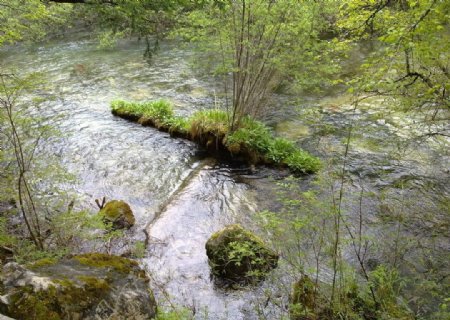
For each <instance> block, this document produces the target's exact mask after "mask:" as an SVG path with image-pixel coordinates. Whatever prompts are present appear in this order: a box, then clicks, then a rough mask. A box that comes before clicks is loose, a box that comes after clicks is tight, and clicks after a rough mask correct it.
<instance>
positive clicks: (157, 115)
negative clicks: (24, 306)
mask: <svg viewBox="0 0 450 320" xmlns="http://www.w3.org/2000/svg"><path fill="white" fill-rule="evenodd" d="M111 109H112V113H113V114H114V115H116V116H119V117H121V118H124V119H128V120H131V121H135V122H138V123H140V124H142V125H145V126H152V127H156V128H158V129H159V130H161V131H165V132H169V133H170V134H171V135H172V136H176V137H182V138H186V139H189V140H192V141H195V142H197V143H198V144H200V145H201V146H204V147H206V148H207V149H210V150H216V151H217V150H223V151H227V152H229V153H230V154H232V155H233V156H239V157H242V158H244V159H245V160H246V161H248V162H250V163H254V164H259V163H263V164H275V165H279V166H282V167H288V168H289V169H290V170H291V171H292V172H293V173H314V172H316V171H318V170H319V169H320V167H321V163H320V160H319V159H318V158H317V157H314V156H312V155H311V154H309V153H308V152H306V151H304V150H302V149H300V148H298V147H297V146H296V145H295V143H294V142H292V141H289V140H287V139H284V138H277V137H274V135H273V133H272V131H271V130H270V128H268V127H267V126H266V125H264V124H263V123H262V122H260V121H256V120H254V119H252V118H250V117H245V118H243V119H242V121H241V124H240V126H239V128H238V129H236V130H233V131H231V130H230V125H229V124H230V117H229V114H228V113H227V112H225V111H223V110H217V109H213V110H205V111H197V112H196V113H194V114H193V115H192V116H191V117H189V118H187V119H185V118H182V117H179V116H175V115H174V112H173V109H172V106H171V105H170V103H169V102H167V101H165V100H158V101H153V102H145V103H135V102H126V101H122V100H115V101H113V102H112V103H111Z"/></svg>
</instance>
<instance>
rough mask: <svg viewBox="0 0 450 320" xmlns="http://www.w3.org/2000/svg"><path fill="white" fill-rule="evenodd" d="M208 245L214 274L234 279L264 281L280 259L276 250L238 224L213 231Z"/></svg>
mask: <svg viewBox="0 0 450 320" xmlns="http://www.w3.org/2000/svg"><path fill="white" fill-rule="evenodd" d="M205 247H206V254H207V256H208V259H209V265H210V267H211V271H212V273H213V274H214V275H215V276H217V277H219V278H221V279H224V280H228V281H231V282H237V283H244V284H245V283H253V282H256V281H258V280H262V279H263V278H264V277H265V275H266V274H267V273H268V272H269V271H270V270H271V269H273V268H275V267H276V266H277V262H278V254H277V253H275V252H274V251H273V250H271V249H270V248H268V247H267V246H266V245H265V244H264V243H263V242H262V240H261V239H259V238H258V237H257V236H255V235H254V234H253V233H251V232H250V231H248V230H245V229H244V228H242V227H241V226H240V225H238V224H233V225H229V226H227V227H225V228H224V229H222V230H220V231H218V232H216V233H214V234H213V235H212V236H211V237H210V238H209V240H208V241H207V242H206V246H205Z"/></svg>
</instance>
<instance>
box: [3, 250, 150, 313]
mask: <svg viewBox="0 0 450 320" xmlns="http://www.w3.org/2000/svg"><path fill="white" fill-rule="evenodd" d="M1 280H2V292H1V293H2V296H1V297H0V298H1V299H0V312H1V313H3V314H6V315H8V316H10V317H13V318H15V319H35V320H40V319H45V320H48V319H52V320H53V319H55V320H56V319H135V320H137V319H151V318H153V317H154V316H155V314H156V302H155V299H154V297H153V293H152V291H151V290H150V289H149V287H148V282H149V279H148V278H147V277H146V275H145V272H144V271H143V270H141V269H140V268H139V266H138V264H137V262H135V261H133V260H129V259H126V258H122V257H118V256H112V255H107V254H101V253H89V254H82V255H77V256H74V257H72V258H65V259H61V260H59V261H58V260H56V259H42V260H38V261H36V262H34V263H32V264H30V265H27V266H26V267H25V266H22V265H19V264H17V263H9V264H7V265H5V266H4V268H3V272H2V278H1Z"/></svg>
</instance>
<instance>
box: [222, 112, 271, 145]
mask: <svg viewBox="0 0 450 320" xmlns="http://www.w3.org/2000/svg"><path fill="white" fill-rule="evenodd" d="M271 139H273V136H272V133H271V132H270V130H269V128H267V127H266V126H265V125H264V124H263V123H261V122H259V121H256V120H253V119H251V118H249V117H245V118H244V119H243V120H242V122H241V127H240V128H239V129H237V130H236V131H234V132H233V133H231V134H229V135H228V137H227V142H226V144H227V146H228V148H229V149H230V151H231V152H233V153H240V152H245V153H247V154H253V153H258V154H265V153H266V152H267V151H268V150H269V146H270V141H271Z"/></svg>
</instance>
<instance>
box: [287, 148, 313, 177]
mask: <svg viewBox="0 0 450 320" xmlns="http://www.w3.org/2000/svg"><path fill="white" fill-rule="evenodd" d="M283 162H284V163H285V164H287V166H288V167H289V169H291V170H292V171H293V172H297V173H313V172H317V171H318V170H319V169H320V167H321V163H320V160H319V159H318V158H316V157H314V156H312V155H310V154H309V153H308V152H306V151H303V150H301V149H297V150H296V151H294V152H293V153H291V154H290V155H289V156H288V157H287V158H286V159H285V160H284V161H283Z"/></svg>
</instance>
